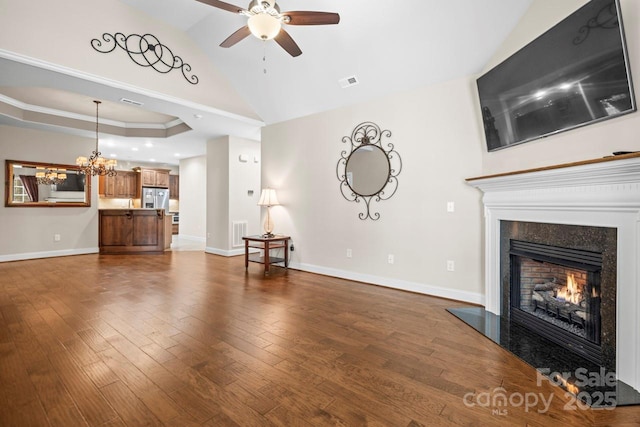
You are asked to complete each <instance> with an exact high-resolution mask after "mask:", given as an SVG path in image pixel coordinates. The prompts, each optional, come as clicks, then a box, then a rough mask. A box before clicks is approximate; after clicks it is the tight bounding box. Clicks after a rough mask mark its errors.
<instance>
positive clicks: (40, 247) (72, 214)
mask: <svg viewBox="0 0 640 427" xmlns="http://www.w3.org/2000/svg"><path fill="white" fill-rule="evenodd" d="M93 144H94V141H93V140H92V139H90V138H83V137H79V136H73V135H64V134H61V133H53V132H43V131H36V130H30V129H22V128H16V127H12V126H3V125H0V162H2V169H3V171H5V172H4V173H5V174H6V168H5V160H7V159H9V160H23V161H33V162H51V163H59V164H73V163H74V162H75V159H76V157H78V156H79V155H81V154H83V153H84V154H85V155H88V154H89V153H91V151H92V150H93V148H94V147H93ZM6 179H7V177H5V180H6ZM97 194H98V180H97V178H93V180H92V182H91V207H78V208H66V207H64V208H62V207H60V208H51V207H36V208H21V207H5V206H4V202H3V203H2V204H1V205H0V261H11V260H17V259H28V258H42V257H48V256H60V255H72V254H80V253H89V252H98V211H97V206H98V203H97V200H98V197H97ZM0 196H1V198H2V200H3V201H4V200H5V197H6V195H5V188H4V186H2V187H1V188H0ZM54 234H60V236H61V239H60V241H59V242H54V239H53V236H54Z"/></svg>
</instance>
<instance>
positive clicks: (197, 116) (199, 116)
mask: <svg viewBox="0 0 640 427" xmlns="http://www.w3.org/2000/svg"><path fill="white" fill-rule="evenodd" d="M193 117H195V118H196V119H198V120H200V119H201V118H202V114H194V115H193Z"/></svg>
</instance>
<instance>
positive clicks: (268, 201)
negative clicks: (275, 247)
mask: <svg viewBox="0 0 640 427" xmlns="http://www.w3.org/2000/svg"><path fill="white" fill-rule="evenodd" d="M279 204H280V203H279V202H278V197H277V196H276V190H274V189H273V188H263V189H262V193H261V194H260V201H259V202H258V206H266V207H267V218H266V219H265V220H264V235H263V236H262V237H274V234H273V221H272V220H271V206H276V205H279Z"/></svg>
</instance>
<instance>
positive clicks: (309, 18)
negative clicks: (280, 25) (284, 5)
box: [282, 11, 340, 25]
mask: <svg viewBox="0 0 640 427" xmlns="http://www.w3.org/2000/svg"><path fill="white" fill-rule="evenodd" d="M282 15H284V16H288V17H289V19H290V21H289V22H287V24H289V25H329V24H337V23H338V22H340V15H338V14H337V13H333V12H305V11H297V12H284V13H282Z"/></svg>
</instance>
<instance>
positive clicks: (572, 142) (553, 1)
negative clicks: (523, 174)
mask: <svg viewBox="0 0 640 427" xmlns="http://www.w3.org/2000/svg"><path fill="white" fill-rule="evenodd" d="M586 2H587V1H586V0H563V1H561V2H560V1H557V0H535V1H534V2H533V4H532V5H531V7H530V9H529V11H528V12H527V13H526V14H525V16H524V17H523V18H522V20H521V22H520V23H519V25H518V26H517V27H516V29H515V30H514V31H513V33H512V34H511V35H510V36H509V37H508V38H507V40H506V41H505V43H504V44H503V46H502V47H501V48H500V49H499V50H498V52H497V53H496V55H495V56H494V58H493V59H492V61H491V63H490V65H489V66H488V67H487V69H486V70H489V69H490V68H491V67H493V66H494V65H496V64H498V63H500V62H501V61H502V60H504V59H506V58H507V57H508V56H510V55H511V54H513V53H514V52H516V51H517V50H519V49H520V48H522V47H523V46H524V45H526V44H527V43H529V42H531V41H532V40H533V39H535V38H536V37H538V36H539V35H540V34H541V33H543V32H544V31H546V30H547V29H549V28H550V27H552V26H553V25H555V24H556V23H557V22H559V21H560V20H562V19H563V18H565V17H566V16H568V15H569V14H571V13H572V12H573V11H574V10H576V9H578V8H579V7H580V6H582V5H583V4H585V3H586ZM620 4H621V7H622V19H623V23H624V27H625V33H626V40H627V50H628V52H629V59H630V61H631V73H632V78H633V80H634V81H635V82H636V83H637V82H640V2H638V1H637V0H621V2H620ZM486 70H485V71H486ZM474 96H475V97H476V98H477V95H474ZM638 100H640V93H638V91H637V88H636V101H638ZM476 102H477V101H476ZM476 120H477V121H478V123H480V120H481V119H480V113H479V112H478V113H477V119H476ZM638 129H640V114H639V113H638V112H634V113H631V114H627V115H625V116H622V117H618V118H615V119H610V120H607V121H604V122H601V123H598V124H594V125H589V126H585V127H581V128H578V129H574V130H571V131H568V132H562V133H559V134H557V135H552V136H549V137H547V138H543V139H538V140H536V141H531V142H527V143H524V144H521V145H518V146H514V147H509V148H506V149H503V150H499V151H495V152H491V153H488V152H486V149H484V140H483V141H482V145H483V156H482V175H490V174H495V173H502V172H511V171H516V170H522V169H529V168H535V167H543V166H551V165H557V164H561V163H568V162H574V161H580V160H588V159H596V158H600V157H603V156H606V155H611V153H612V152H614V151H640V139H639V138H638V136H637V133H638Z"/></svg>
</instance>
